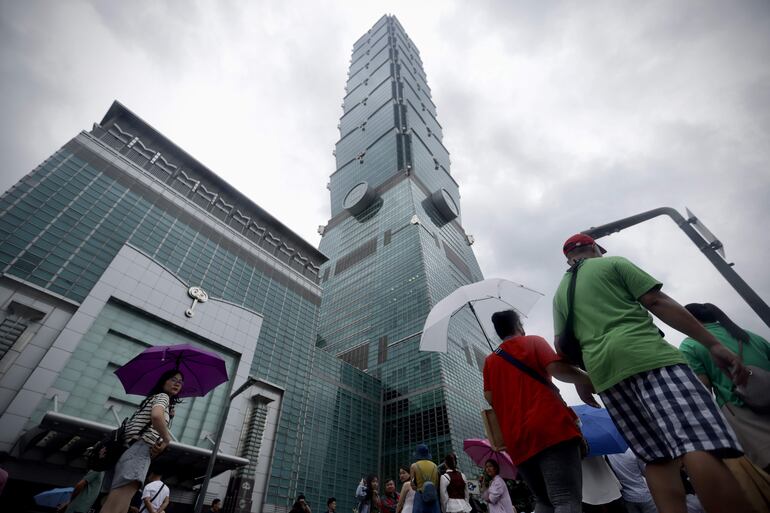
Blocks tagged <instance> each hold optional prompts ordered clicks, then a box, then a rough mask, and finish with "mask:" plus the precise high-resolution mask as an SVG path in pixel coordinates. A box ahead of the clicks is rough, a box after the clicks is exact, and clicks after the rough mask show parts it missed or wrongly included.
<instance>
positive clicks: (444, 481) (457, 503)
mask: <svg viewBox="0 0 770 513" xmlns="http://www.w3.org/2000/svg"><path fill="white" fill-rule="evenodd" d="M452 472H458V471H457V470H447V471H446V473H445V474H444V475H443V476H441V484H440V488H439V492H440V495H441V511H443V512H444V513H456V512H468V511H471V509H472V508H471V506H470V504H469V503H468V481H467V480H466V479H465V475H464V474H463V473H462V472H459V474H460V475H461V476H462V477H463V481H465V498H464V499H450V498H449V492H448V491H447V487H449V480H450V477H449V475H450V474H451V473H452Z"/></svg>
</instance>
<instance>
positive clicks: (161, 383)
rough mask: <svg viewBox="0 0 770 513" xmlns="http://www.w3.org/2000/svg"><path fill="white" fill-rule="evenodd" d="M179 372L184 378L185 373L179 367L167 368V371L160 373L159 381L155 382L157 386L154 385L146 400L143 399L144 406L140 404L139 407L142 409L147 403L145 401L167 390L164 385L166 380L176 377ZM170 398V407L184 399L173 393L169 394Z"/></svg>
mask: <svg viewBox="0 0 770 513" xmlns="http://www.w3.org/2000/svg"><path fill="white" fill-rule="evenodd" d="M177 374H179V375H180V376H182V378H184V374H183V373H182V371H180V370H179V369H171V370H167V371H166V372H164V373H163V374H161V375H160V377H159V378H158V381H156V382H155V386H154V387H152V390H150V393H149V394H147V398H146V399H145V400H144V401H142V406H140V407H139V409H140V410H141V409H142V407H143V406H144V405H145V403H146V402H147V401H148V400H149V399H150V398H151V397H152V396H154V395H156V394H161V393H165V392H164V391H163V386H164V385H165V384H166V381H168V380H169V379H171V378H173V377H174V376H176V375H177ZM168 398H169V403H168V406H169V408H170V407H172V406H174V405H175V404H179V403H181V402H182V400H181V399H179V398H178V397H177V396H171V395H169V396H168Z"/></svg>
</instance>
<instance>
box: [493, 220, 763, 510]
mask: <svg viewBox="0 0 770 513" xmlns="http://www.w3.org/2000/svg"><path fill="white" fill-rule="evenodd" d="M563 253H564V256H565V257H566V258H567V262H568V265H569V269H568V271H567V272H566V273H565V275H564V277H563V278H562V280H561V283H560V284H559V286H558V289H557V291H556V293H555V295H554V302H553V315H554V331H555V333H556V339H555V341H554V345H555V347H556V349H557V350H556V351H554V349H553V348H552V347H551V346H550V345H549V344H548V343H547V342H546V341H545V340H544V339H543V338H541V337H538V336H532V335H527V334H526V333H525V331H524V327H523V325H522V323H521V320H520V319H519V316H518V315H517V313H516V312H514V311H513V310H508V311H503V312H498V313H496V314H494V316H493V318H492V321H493V324H494V326H495V330H496V331H497V334H498V335H499V337H500V338H501V340H502V341H503V342H502V344H501V345H500V346H499V348H498V349H497V350H496V351H495V352H494V353H493V354H491V355H489V356H488V357H487V358H486V361H485V365H484V395H485V398H486V399H487V401H488V402H489V403H490V405H491V406H492V407H493V409H494V411H495V413H496V416H497V419H498V422H499V424H500V430H501V433H502V436H503V438H504V440H505V445H506V449H507V452H508V453H509V455H510V456H511V459H512V460H513V463H515V464H516V466H517V467H518V469H519V473H520V475H521V476H522V477H523V479H524V481H525V482H526V483H527V485H528V486H529V488H530V489H531V490H532V492H533V493H534V495H535V498H536V503H537V505H536V511H537V512H538V513H540V512H547V511H553V512H556V513H577V512H581V511H634V512H636V511H639V512H653V511H656V510H657V511H661V512H666V513H668V512H676V513H684V512H685V511H696V510H697V509H694V508H700V507H702V508H703V509H704V510H705V511H708V512H709V513H711V512H728V511H730V512H732V511H746V512H750V511H758V512H759V511H765V510H767V507H768V504H769V503H767V502H764V503H762V502H761V501H762V493H764V494H765V495H764V500H770V497H768V495H767V487H768V485H769V484H770V479H768V476H767V474H765V472H766V471H767V470H770V469H769V468H768V465H769V464H770V413H768V410H767V409H766V407H765V408H764V409H763V407H761V406H755V407H752V406H750V405H752V404H755V403H756V402H758V399H759V397H758V396H760V395H766V394H767V390H768V389H767V388H766V387H765V389H764V392H762V391H761V388H760V387H758V386H757V383H758V382H760V383H761V381H760V380H761V379H763V376H767V375H766V374H765V373H766V372H768V371H770V345H768V343H767V341H765V340H764V339H762V338H760V337H758V336H757V335H756V334H753V333H750V332H748V331H745V330H743V329H741V328H740V327H738V326H737V325H735V324H734V323H733V322H732V321H731V320H730V319H729V318H728V317H727V316H726V315H725V314H724V313H723V312H722V311H721V310H719V309H718V308H717V307H715V306H714V305H710V304H706V305H701V304H691V305H687V307H686V308H685V307H682V306H681V305H680V304H679V303H677V302H676V301H675V300H674V299H672V298H671V297H669V296H668V295H666V294H665V293H664V292H663V290H662V287H663V285H662V283H661V282H659V281H658V280H656V279H655V278H653V277H652V276H650V275H649V274H647V273H646V272H644V271H643V270H642V269H640V268H639V267H637V266H636V265H634V264H633V263H632V262H630V261H629V260H627V259H625V258H623V257H619V256H608V257H604V256H603V255H604V253H605V250H604V249H603V248H602V247H601V246H599V245H598V244H597V243H596V242H595V241H594V240H593V239H592V238H591V237H589V236H587V235H584V234H578V235H575V236H573V237H570V238H569V239H568V240H567V241H566V242H565V244H564V246H563ZM650 314H653V315H655V316H656V317H657V318H658V319H660V320H661V321H662V322H664V323H665V324H667V325H668V326H671V327H672V328H674V329H676V330H678V331H680V332H682V333H684V334H685V335H687V337H688V338H687V339H686V340H685V341H684V342H683V343H682V347H681V350H680V349H677V348H676V347H674V346H673V345H670V344H669V343H668V342H667V341H666V340H665V339H664V338H663V337H664V335H663V333H662V332H661V331H660V330H659V329H658V327H657V326H656V325H655V324H654V323H653V318H652V315H650ZM552 378H556V379H558V380H560V381H564V382H567V383H573V384H574V385H575V387H576V391H577V393H578V395H579V396H580V397H581V399H583V401H585V402H586V403H587V404H590V405H593V406H599V405H598V402H597V401H596V398H595V394H598V395H599V397H600V398H601V401H602V402H603V403H604V406H605V407H606V408H607V410H608V412H609V414H610V417H611V418H612V420H613V422H614V424H615V425H616V426H617V428H618V431H619V432H620V434H621V435H622V437H623V438H624V439H625V440H626V441H627V443H628V445H629V447H630V449H629V451H628V452H627V453H626V454H619V455H613V456H612V457H606V458H601V457H595V458H587V459H581V458H583V457H584V456H585V454H584V453H585V450H584V449H585V448H584V444H583V439H582V435H581V430H580V428H579V426H578V421H577V418H576V416H575V414H574V413H573V412H572V410H571V409H570V408H568V407H567V406H566V404H565V403H564V402H563V400H562V399H561V396H560V395H559V392H558V389H557V388H556V387H555V386H554V385H553V383H552V381H551V379H552ZM764 379H766V377H765V378H764ZM752 383H753V387H752ZM765 383H766V382H765ZM704 384H705V385H706V387H704V386H703V385H704ZM707 387H708V388H707ZM709 389H711V390H712V391H713V392H714V394H715V396H716V401H715V398H714V397H713V396H712V395H711V393H710V391H709ZM759 402H761V401H759ZM720 408H721V411H720ZM744 453H745V454H746V456H747V457H748V458H742V460H745V461H743V463H742V466H741V471H737V470H734V469H733V467H734V465H735V464H736V463H735V462H736V461H741V459H739V458H741V457H742V456H743V454H744ZM725 461H727V464H726V463H725ZM728 465H730V466H729V467H728ZM746 469H748V470H746ZM490 470H491V472H492V473H494V469H490ZM741 472H750V473H751V472H753V473H754V474H752V475H751V476H750V477H745V476H744V477H745V479H743V480H742V475H741ZM680 473H683V475H684V476H685V479H682V478H681V476H680ZM757 476H759V477H757ZM739 482H740V483H739ZM757 482H759V483H760V484H759V485H757ZM762 483H764V484H762ZM688 484H691V485H692V489H691V490H688V488H687V487H688ZM757 486H758V487H760V488H762V487H764V492H762V491H760V493H759V495H760V497H759V499H758V500H757V501H753V500H752V497H751V496H750V494H749V493H748V492H747V489H748V488H751V487H757ZM498 488H499V487H498ZM490 490H492V487H490V488H489V489H488V490H487V492H486V494H487V495H486V496H487V497H489V498H490V499H491V498H492V496H493V495H492V493H491V492H490ZM688 491H690V492H693V493H691V494H688ZM696 496H697V498H696ZM485 498H486V497H485ZM489 503H490V504H491V505H494V501H491V500H490V501H489ZM763 504H764V507H763ZM490 507H491V508H492V507H493V506H490Z"/></svg>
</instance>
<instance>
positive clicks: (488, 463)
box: [484, 459, 500, 475]
mask: <svg viewBox="0 0 770 513" xmlns="http://www.w3.org/2000/svg"><path fill="white" fill-rule="evenodd" d="M487 465H492V466H493V467H495V475H498V474H500V464H499V463H498V462H496V461H495V460H491V459H490V460H487V461H486V463H484V466H485V467H486V466H487Z"/></svg>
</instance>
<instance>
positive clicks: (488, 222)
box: [0, 1, 770, 340]
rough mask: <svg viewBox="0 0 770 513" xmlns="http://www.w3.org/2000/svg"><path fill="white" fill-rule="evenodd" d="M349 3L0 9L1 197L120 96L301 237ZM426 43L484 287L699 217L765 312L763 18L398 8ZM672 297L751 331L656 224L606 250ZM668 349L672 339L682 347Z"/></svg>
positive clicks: (671, 7) (319, 169)
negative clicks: (578, 235) (564, 248)
mask: <svg viewBox="0 0 770 513" xmlns="http://www.w3.org/2000/svg"><path fill="white" fill-rule="evenodd" d="M383 9H384V8H383V7H380V6H372V5H369V4H362V3H358V2H343V3H340V2H306V3H293V2H284V3H225V4H211V3H208V2H194V3H188V2H184V3H174V2H168V3H160V4H158V3H151V2H132V3H123V4H112V3H110V4H108V3H105V2H90V3H83V2H68V3H66V4H63V3H40V2H23V3H18V2H17V3H14V2H3V3H2V4H0V14H1V16H0V57H1V59H0V60H1V62H0V73H2V77H1V78H2V80H3V84H4V93H5V94H4V95H3V96H2V97H0V108H1V109H2V112H3V113H4V117H3V119H2V121H0V165H1V166H2V170H3V171H2V174H0V189H6V188H7V187H9V186H10V185H11V184H12V183H13V182H15V181H16V180H17V179H18V178H19V177H21V176H22V175H23V174H24V173H26V172H28V171H29V170H30V169H32V167H34V166H35V165H37V164H38V163H39V162H41V161H42V160H43V159H44V158H45V157H46V156H47V155H49V154H50V153H51V152H52V151H53V150H54V149H55V148H57V147H59V146H61V144H63V143H64V142H65V141H66V140H67V139H68V138H70V137H71V136H72V135H74V134H75V133H76V132H77V131H78V130H81V129H83V128H88V127H89V126H90V123H91V122H93V121H96V120H98V119H100V117H101V115H102V114H103V112H104V111H105V110H106V108H107V107H108V105H109V103H110V102H111V101H112V99H113V98H118V99H121V101H123V102H124V103H126V105H128V106H129V107H130V108H132V109H133V110H135V111H136V112H137V113H138V114H139V115H141V116H142V117H144V118H145V119H146V120H147V121H149V122H150V123H151V124H153V125H154V126H156V127H157V128H158V129H160V130H162V131H164V132H165V133H167V135H169V137H171V138H172V139H173V140H175V141H176V142H177V143H178V144H180V145H181V146H182V147H184V148H185V149H186V150H187V151H189V152H190V153H191V154H193V155H195V156H196V157H197V158H199V159H200V160H201V161H202V162H204V163H206V164H207V165H209V166H210V167H211V168H212V169H214V170H215V171H216V172H217V173H219V174H220V175H221V176H222V177H223V178H225V179H226V180H228V181H230V182H231V183H233V184H234V185H235V186H237V187H239V188H240V189H242V190H243V191H244V192H245V193H246V194H248V195H249V196H250V197H252V198H253V199H254V200H255V201H256V202H257V203H260V204H261V205H262V206H263V207H265V208H266V209H267V210H268V211H270V212H271V213H273V214H274V215H276V216H277V217H278V218H279V219H281V220H282V221H284V222H285V223H287V224H288V225H289V226H290V227H292V228H293V229H295V230H296V231H297V232H299V233H301V234H303V235H304V236H305V237H307V238H308V239H309V240H311V241H317V240H318V237H317V236H316V234H315V228H316V226H317V225H318V224H322V223H324V222H325V221H326V219H327V217H328V214H329V212H328V201H329V200H328V191H327V190H326V189H325V188H324V185H325V183H326V180H327V177H328V175H329V174H330V173H331V172H332V171H333V167H334V159H333V157H332V155H331V151H332V149H333V145H334V143H335V141H336V139H337V138H338V133H337V131H336V129H335V126H336V124H337V119H338V118H339V116H340V114H341V110H340V107H339V105H340V103H341V100H342V97H343V95H344V91H343V86H344V82H345V78H346V77H345V72H346V69H347V65H348V59H349V57H350V50H351V47H352V44H353V42H354V41H355V40H356V39H357V38H358V37H359V36H360V35H361V34H362V33H363V32H364V31H365V30H366V29H367V28H368V27H369V26H371V24H373V23H374V22H375V21H376V20H377V19H378V18H379V17H380V16H381V15H382V14H383V13H384V10H383ZM387 10H388V11H390V12H392V13H394V14H396V15H397V16H398V17H399V19H400V21H401V22H402V24H403V25H404V27H405V28H406V30H407V32H408V33H409V34H410V36H411V37H412V39H413V40H414V41H415V44H416V45H417V46H418V48H419V49H420V53H421V57H422V60H423V61H424V64H425V68H426V71H427V73H428V81H429V85H430V86H431V88H432V90H433V94H434V100H435V102H436V104H437V106H438V111H439V121H440V122H441V123H442V125H443V126H444V129H445V139H444V142H445V144H446V146H447V147H448V149H449V151H450V152H451V154H452V163H453V164H452V172H453V174H454V176H455V178H456V179H457V180H458V182H459V183H460V186H461V194H462V209H463V223H464V225H465V227H466V229H467V230H468V231H469V232H470V233H473V234H474V235H475V236H476V241H477V244H476V245H475V246H474V249H475V250H476V252H477V254H478V255H479V260H480V263H481V266H482V270H483V271H484V272H485V274H486V275H488V276H502V277H508V278H511V279H514V280H516V281H521V282H522V283H524V284H526V285H529V286H532V287H533V288H536V289H539V290H541V291H543V292H544V293H546V297H545V298H543V300H542V301H541V303H540V304H539V305H538V306H537V307H536V308H535V310H534V311H533V313H532V315H531V316H530V319H529V320H528V325H529V326H530V329H531V330H533V332H535V331H536V332H539V333H542V334H543V335H545V336H550V334H551V332H552V331H551V326H550V306H549V302H550V295H551V294H552V292H553V289H554V288H555V286H556V283H557V282H558V279H559V276H560V275H561V273H562V271H563V270H564V261H563V260H564V259H563V257H562V255H561V253H560V247H561V244H562V242H563V240H564V239H565V238H566V237H567V236H569V235H570V234H572V233H574V232H576V231H579V230H581V229H584V228H587V227H589V226H592V225H597V224H600V223H604V222H608V221H611V220H615V219H618V218H621V217H625V216H628V215H631V214H634V213H637V212H640V211H643V210H647V209H651V208H655V207H658V206H662V205H671V206H674V207H677V208H679V209H680V210H682V211H683V207H684V206H685V205H687V206H690V207H691V208H692V209H693V210H694V211H695V212H696V214H698V215H699V216H700V217H701V218H702V219H703V220H704V222H706V223H707V224H708V225H709V226H710V227H711V228H712V229H713V230H714V231H715V233H717V235H718V236H720V237H721V238H722V240H723V242H724V243H725V245H726V248H727V254H728V258H729V259H730V260H734V261H735V262H736V269H737V270H738V271H739V272H740V273H741V274H742V275H743V276H744V277H745V278H746V279H747V281H749V283H750V284H751V285H752V286H754V287H755V288H756V290H757V292H758V293H760V295H763V296H764V297H765V298H767V299H770V277H769V276H768V273H767V272H766V270H765V268H764V255H765V254H767V253H768V252H769V251H770V238H768V237H767V236H766V234H765V233H764V232H763V229H764V224H765V223H766V221H767V219H768V215H769V214H770V207H769V206H768V202H767V198H768V197H770V173H768V163H770V141H768V139H769V136H770V114H769V113H768V112H769V111H768V109H767V105H768V100H770V97H768V94H769V93H768V91H770V74H769V73H768V72H767V68H766V65H765V61H766V56H767V55H768V53H770V32H768V31H767V30H766V27H767V24H768V23H767V22H768V20H769V19H770V5H768V4H767V3H766V2H764V1H754V2H752V1H746V2H740V3H731V4H729V5H728V4H725V3H723V2H717V1H707V2H695V1H689V2H678V3H675V4H672V3H670V2H647V3H643V4H640V3H638V2H637V3H630V2H629V3H619V2H599V3H590V4H585V3H583V4H575V3H571V2H536V1H530V2H507V1H489V2H481V3H474V4H465V3H460V2H442V3H441V4H427V3H426V4H414V3H413V2H406V1H403V2H401V1H398V2H392V3H389V4H388V6H387ZM605 244H606V245H607V247H608V249H609V250H610V251H611V252H612V253H614V254H622V255H625V256H627V257H629V258H631V259H632V260H634V261H636V262H637V263H639V265H641V266H642V267H643V268H645V269H647V270H649V271H650V272H651V273H652V274H654V275H655V276H657V277H659V278H660V279H661V280H663V281H664V282H665V283H666V287H667V290H669V291H670V292H671V293H672V295H674V297H676V298H678V299H680V300H682V301H694V300H711V301H712V302H716V303H718V304H721V305H722V306H724V308H725V310H727V311H728V312H729V313H731V314H733V315H734V316H735V318H736V319H738V320H739V322H741V323H744V324H746V325H747V327H749V328H750V329H754V330H756V331H760V332H763V333H765V334H767V333H768V329H767V327H765V326H763V325H762V323H761V322H760V321H759V320H758V318H757V317H756V316H755V315H754V314H753V313H751V312H750V311H749V310H748V309H747V307H746V306H745V304H743V302H742V301H741V300H740V298H738V297H737V295H736V294H735V293H734V292H733V291H732V290H731V289H730V287H728V286H727V285H726V284H725V283H724V281H723V280H722V279H721V277H720V276H719V275H718V274H716V272H715V271H714V270H713V268H711V266H710V265H709V264H708V263H707V262H706V261H705V259H704V258H703V256H702V255H700V253H699V251H698V250H697V248H694V247H692V245H691V244H690V242H689V241H688V240H686V239H685V238H684V236H683V235H682V234H681V233H679V230H678V229H677V228H676V227H675V226H674V225H673V223H671V222H670V221H668V220H665V219H659V220H656V221H653V222H650V223H646V224H645V225H641V226H638V227H635V228H633V229H630V230H627V231H624V232H621V233H620V234H618V235H614V236H612V237H609V238H607V239H606V241H605ZM674 340H676V338H674Z"/></svg>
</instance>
